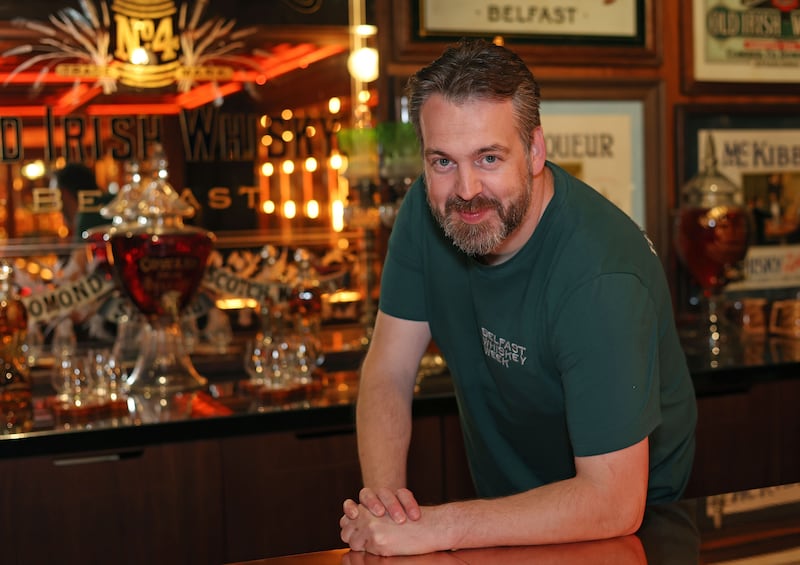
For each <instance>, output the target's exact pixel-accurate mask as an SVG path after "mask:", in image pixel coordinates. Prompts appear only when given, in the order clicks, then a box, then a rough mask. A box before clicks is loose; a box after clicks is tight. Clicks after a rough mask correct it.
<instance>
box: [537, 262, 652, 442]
mask: <svg viewBox="0 0 800 565" xmlns="http://www.w3.org/2000/svg"><path fill="white" fill-rule="evenodd" d="M552 339H553V346H554V348H555V351H556V358H557V363H558V366H559V370H560V372H561V374H562V381H563V386H564V395H565V408H566V418H567V426H568V429H569V434H570V439H571V441H572V445H573V449H574V452H575V455H576V456H590V455H597V454H601V453H608V452H611V451H617V450H619V449H623V448H625V447H629V446H631V445H633V444H635V443H638V442H639V441H641V440H642V439H644V438H645V437H646V436H648V435H649V434H650V433H651V432H652V431H653V430H654V429H655V427H656V426H657V425H658V424H659V423H660V420H661V414H660V408H659V373H658V371H659V362H658V351H659V343H658V340H659V331H658V323H657V317H656V312H655V308H654V305H653V301H652V300H651V298H650V295H649V292H648V289H647V288H646V287H645V286H644V285H643V284H642V283H641V281H640V279H639V278H638V277H636V276H634V275H632V274H626V273H614V274H604V275H600V276H597V277H595V278H593V279H592V280H590V281H588V282H586V283H584V284H582V285H581V286H580V287H579V288H577V290H575V291H574V292H573V293H571V294H570V295H569V298H568V300H567V302H566V304H565V306H564V307H563V308H562V309H561V310H560V311H559V313H558V316H557V319H556V323H555V330H554V334H553V336H552Z"/></svg>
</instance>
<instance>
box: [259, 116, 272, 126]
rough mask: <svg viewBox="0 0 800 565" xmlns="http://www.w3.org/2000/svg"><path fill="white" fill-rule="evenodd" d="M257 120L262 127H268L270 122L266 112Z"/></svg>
mask: <svg viewBox="0 0 800 565" xmlns="http://www.w3.org/2000/svg"><path fill="white" fill-rule="evenodd" d="M258 122H259V123H260V124H261V127H262V128H266V127H269V126H270V124H272V119H271V118H270V117H269V116H267V115H266V114H264V115H262V116H261V117H260V118H259V120H258Z"/></svg>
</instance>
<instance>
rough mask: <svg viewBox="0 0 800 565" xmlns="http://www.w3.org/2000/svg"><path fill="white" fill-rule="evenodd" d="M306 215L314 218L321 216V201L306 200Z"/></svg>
mask: <svg viewBox="0 0 800 565" xmlns="http://www.w3.org/2000/svg"><path fill="white" fill-rule="evenodd" d="M306 217H308V218H311V219H312V220H313V219H315V218H319V202H317V201H316V200H309V201H308V202H306Z"/></svg>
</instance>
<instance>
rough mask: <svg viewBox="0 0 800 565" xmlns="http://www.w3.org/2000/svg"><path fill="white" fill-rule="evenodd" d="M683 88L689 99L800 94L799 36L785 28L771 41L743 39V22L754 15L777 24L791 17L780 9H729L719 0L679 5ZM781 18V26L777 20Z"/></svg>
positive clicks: (685, 0) (686, 1) (687, 1)
mask: <svg viewBox="0 0 800 565" xmlns="http://www.w3.org/2000/svg"><path fill="white" fill-rule="evenodd" d="M680 8H681V20H680V24H681V30H682V37H681V45H683V50H682V55H683V60H682V67H683V73H682V86H683V90H684V91H685V92H686V93H687V94H714V93H722V92H724V93H741V94H766V93H771V94H788V93H796V92H798V89H800V56H798V52H797V49H796V48H787V46H788V45H789V44H791V45H792V46H794V45H797V43H798V41H800V37H798V36H785V37H784V35H779V36H778V37H775V36H774V33H776V32H778V31H779V30H780V33H781V34H785V30H786V29H791V26H786V25H784V26H783V27H782V28H780V27H778V28H776V29H774V30H772V31H771V32H768V31H765V30H764V31H761V32H760V33H762V34H767V33H770V35H769V36H767V35H765V36H764V37H758V36H757V35H755V33H754V34H751V35H748V36H743V35H741V31H740V30H741V29H742V28H743V27H745V22H746V19H745V18H746V17H747V16H748V15H753V13H754V12H755V11H759V12H760V13H759V14H757V15H761V14H768V15H769V17H770V21H772V22H773V23H777V24H780V23H781V22H782V21H783V19H785V18H789V17H791V16H790V15H789V13H785V14H783V13H781V11H780V10H778V8H768V9H765V8H763V7H761V8H759V7H755V8H741V9H733V8H728V7H726V6H725V5H724V4H723V3H720V2H719V1H718V0H681V5H680ZM778 18H780V21H778ZM763 27H767V24H766V23H765V24H763V26H762V28H763ZM737 29H738V30H739V31H737Z"/></svg>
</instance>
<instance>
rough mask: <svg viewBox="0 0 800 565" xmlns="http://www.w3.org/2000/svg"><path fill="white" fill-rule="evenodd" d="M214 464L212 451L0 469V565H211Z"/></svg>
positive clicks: (218, 550)
mask: <svg viewBox="0 0 800 565" xmlns="http://www.w3.org/2000/svg"><path fill="white" fill-rule="evenodd" d="M218 461H219V450H218V444H217V442H192V443H182V444H172V445H164V446H154V447H148V448H146V449H143V450H130V451H125V452H113V453H82V454H76V455H72V456H70V457H69V458H63V459H56V458H49V457H36V458H28V459H12V460H3V461H0V521H1V522H2V524H3V528H2V533H0V547H2V548H3V563H4V564H14V563H17V564H19V565H36V564H39V563H41V564H47V565H49V564H51V563H82V564H86V565H91V564H94V563H96V564H103V565H105V564H107V563H115V564H120V565H123V564H131V565H134V564H136V565H138V564H141V563H171V564H179V563H185V564H187V565H188V564H192V565H195V564H208V565H212V564H218V563H220V562H221V561H222V541H221V539H220V537H219V536H217V535H214V534H213V533H212V532H217V531H219V527H220V524H221V523H222V505H221V498H220V488H219V486H220V474H219V465H218ZM199 533H203V535H198V534H199Z"/></svg>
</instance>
